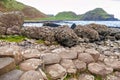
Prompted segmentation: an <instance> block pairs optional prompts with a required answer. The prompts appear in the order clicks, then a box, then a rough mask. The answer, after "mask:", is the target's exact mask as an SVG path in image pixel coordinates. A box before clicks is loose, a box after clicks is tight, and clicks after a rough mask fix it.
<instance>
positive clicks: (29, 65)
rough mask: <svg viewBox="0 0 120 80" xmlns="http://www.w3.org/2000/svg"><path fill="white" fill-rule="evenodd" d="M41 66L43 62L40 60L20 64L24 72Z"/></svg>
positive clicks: (30, 60) (29, 60)
mask: <svg viewBox="0 0 120 80" xmlns="http://www.w3.org/2000/svg"><path fill="white" fill-rule="evenodd" d="M40 65H42V61H41V60H40V59H34V58H33V59H28V60H26V61H23V62H22V63H20V65H19V67H20V69H21V70H23V71H28V70H35V69H37V68H38V66H40Z"/></svg>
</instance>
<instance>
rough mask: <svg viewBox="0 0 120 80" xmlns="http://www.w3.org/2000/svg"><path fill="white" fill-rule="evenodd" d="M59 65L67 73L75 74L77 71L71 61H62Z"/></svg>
mask: <svg viewBox="0 0 120 80" xmlns="http://www.w3.org/2000/svg"><path fill="white" fill-rule="evenodd" d="M60 64H61V65H62V66H63V67H64V68H65V69H66V70H67V72H68V73H76V72H77V69H76V67H75V65H74V63H73V61H72V60H69V59H62V60H61V62H60Z"/></svg>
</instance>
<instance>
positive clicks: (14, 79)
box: [0, 70, 23, 80]
mask: <svg viewBox="0 0 120 80" xmlns="http://www.w3.org/2000/svg"><path fill="white" fill-rule="evenodd" d="M22 74H23V71H21V70H13V71H10V72H8V73H6V74H4V75H2V76H0V80H19V78H20V77H21V75H22Z"/></svg>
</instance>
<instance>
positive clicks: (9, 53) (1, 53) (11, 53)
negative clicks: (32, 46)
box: [0, 45, 23, 64]
mask: <svg viewBox="0 0 120 80" xmlns="http://www.w3.org/2000/svg"><path fill="white" fill-rule="evenodd" d="M0 57H12V58H14V59H15V62H16V64H18V63H19V62H20V61H22V59H23V58H22V51H21V49H20V47H19V46H13V45H12V46H9V45H7V46H3V47H0Z"/></svg>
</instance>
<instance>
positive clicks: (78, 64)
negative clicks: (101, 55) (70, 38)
mask: <svg viewBox="0 0 120 80" xmlns="http://www.w3.org/2000/svg"><path fill="white" fill-rule="evenodd" d="M73 63H74V65H75V66H76V68H77V69H78V71H85V70H86V65H87V64H86V63H85V62H83V61H80V60H78V59H76V60H73Z"/></svg>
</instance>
